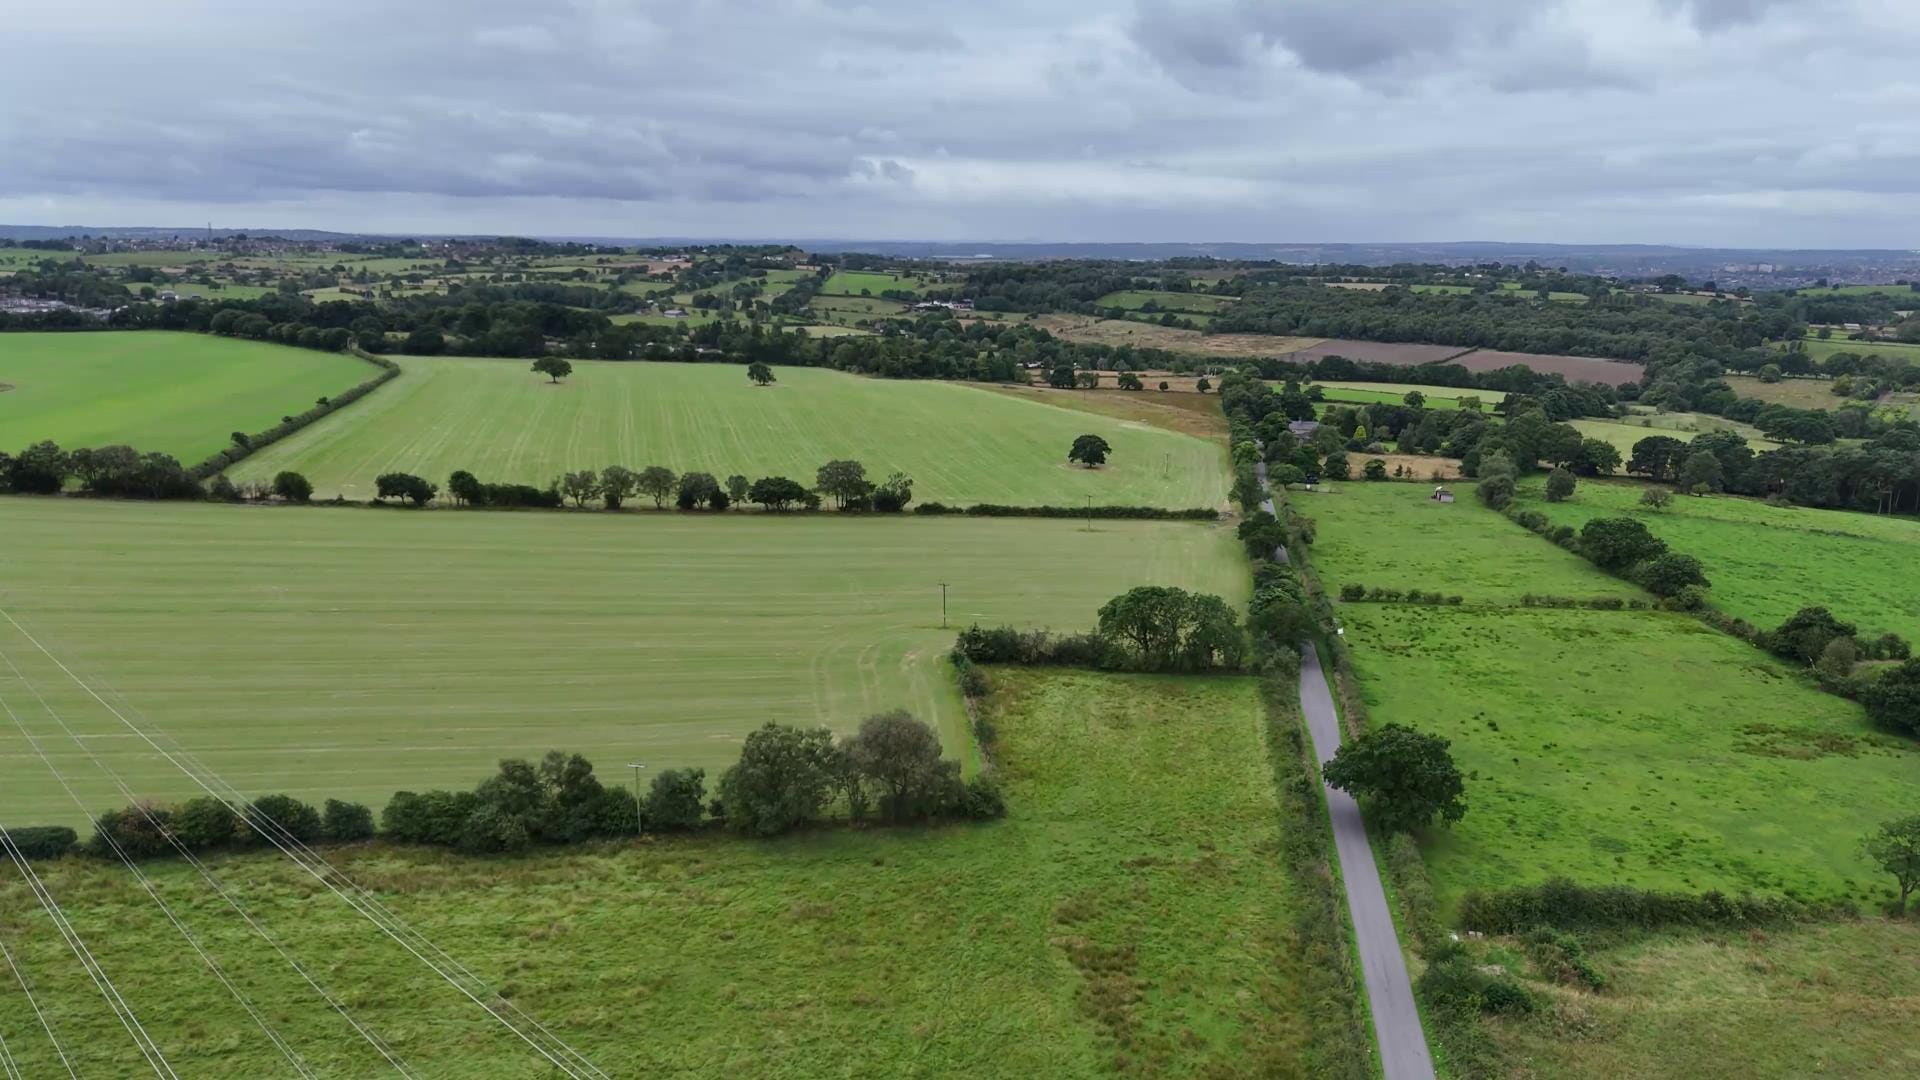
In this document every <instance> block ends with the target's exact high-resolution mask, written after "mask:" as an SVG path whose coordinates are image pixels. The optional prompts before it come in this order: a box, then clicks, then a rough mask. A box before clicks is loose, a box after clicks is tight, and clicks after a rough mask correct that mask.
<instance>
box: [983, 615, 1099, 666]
mask: <svg viewBox="0 0 1920 1080" xmlns="http://www.w3.org/2000/svg"><path fill="white" fill-rule="evenodd" d="M953 647H954V651H955V652H957V653H959V654H960V655H961V656H964V657H965V658H967V659H968V660H970V661H972V662H974V663H976V664H1022V665H1026V666H1029V667H1082V668H1096V669H1108V668H1113V667H1116V666H1118V664H1119V662H1120V657H1119V656H1118V655H1117V652H1116V650H1115V649H1114V648H1113V646H1112V644H1111V643H1110V642H1108V641H1107V640H1106V639H1105V638H1103V637H1101V636H1100V635H1098V634H1065V635H1054V634H1050V633H1048V632H1047V631H1045V630H1016V629H1014V628H1013V627H1011V626H996V627H991V628H982V627H980V626H978V625H974V626H969V627H967V628H966V629H965V630H962V631H960V636H959V637H958V638H956V639H955V641H954V645H953Z"/></svg>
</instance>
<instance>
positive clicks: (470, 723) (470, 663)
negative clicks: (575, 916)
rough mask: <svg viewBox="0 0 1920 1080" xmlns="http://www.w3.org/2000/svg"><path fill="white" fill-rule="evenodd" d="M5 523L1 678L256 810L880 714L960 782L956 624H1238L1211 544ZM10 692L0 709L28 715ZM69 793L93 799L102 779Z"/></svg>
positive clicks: (997, 534) (431, 525)
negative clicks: (907, 721) (938, 756)
mask: <svg viewBox="0 0 1920 1080" xmlns="http://www.w3.org/2000/svg"><path fill="white" fill-rule="evenodd" d="M6 519H7V527H6V529H5V530H4V531H0V565H5V566H7V567H8V568H9V571H8V575H7V589H6V593H5V596H4V599H3V600H0V608H4V610H6V611H7V612H8V613H9V614H11V615H12V616H13V617H14V618H15V619H17V620H19V622H20V624H21V625H22V626H23V627H24V628H25V630H24V632H22V631H21V630H17V629H15V628H14V627H13V626H12V625H11V624H9V623H7V622H5V621H4V620H0V655H4V656H6V657H7V658H9V659H10V660H11V661H12V662H13V663H14V664H16V665H18V666H19V668H20V670H21V676H22V678H23V679H24V680H26V681H27V682H29V683H30V684H31V686H32V687H33V688H34V689H37V690H38V692H39V693H41V694H44V695H46V698H47V700H48V701H49V702H50V703H51V705H52V707H53V708H54V709H55V710H57V711H58V712H59V713H60V715H61V716H62V717H63V718H64V719H65V721H66V723H67V724H69V725H70V726H72V727H74V728H75V729H76V730H77V731H79V732H80V733H82V734H83V735H85V736H91V737H93V738H94V739H95V740H96V742H95V749H96V750H98V751H99V752H100V753H101V754H102V755H103V756H104V757H106V758H107V759H109V760H110V761H111V762H112V763H113V764H114V766H115V767H116V768H117V769H119V770H120V771H121V772H122V773H123V774H124V775H126V776H127V777H128V778H129V782H130V783H132V784H134V786H135V787H136V789H138V790H141V791H147V792H150V793H152V794H153V795H155V796H162V797H178V796H185V795H188V794H191V791H190V789H189V787H188V785H187V781H186V780H185V779H184V778H182V777H180V776H178V775H177V774H175V773H174V771H173V769H172V768H171V766H169V765H168V764H167V763H166V762H165V761H164V760H162V759H161V758H159V757H158V756H157V755H156V754H154V753H153V752H152V751H151V750H150V749H149V748H148V747H146V746H145V745H144V744H141V743H139V742H138V741H137V740H135V739H133V738H132V737H130V735H129V732H128V731H127V730H126V729H125V727H124V725H122V724H121V723H120V722H119V721H118V720H116V719H115V718H114V717H113V716H112V715H111V714H110V713H108V712H107V711H106V710H105V709H104V708H102V707H101V705H100V704H99V703H98V702H97V701H94V700H93V699H92V698H91V697H90V696H89V695H88V694H87V693H86V691H85V690H84V689H83V687H82V686H81V685H80V683H79V682H77V681H75V680H74V679H70V678H69V677H67V676H66V675H64V674H63V673H62V672H61V671H60V669H59V668H58V666H57V665H56V664H55V662H54V657H58V658H59V660H60V662H62V663H65V664H66V665H67V666H68V667H69V668H71V669H72V670H73V671H74V672H75V673H76V674H77V675H78V677H79V680H83V681H84V682H86V683H87V684H88V685H91V686H92V687H93V688H94V689H96V690H98V691H99V692H100V693H101V694H102V695H105V696H109V697H113V696H115V695H124V698H123V700H124V701H125V702H127V703H128V704H129V705H131V706H132V707H133V708H134V709H137V710H138V712H137V714H135V715H137V716H139V717H144V719H145V721H146V722H150V723H152V724H154V725H157V726H158V727H159V728H160V729H161V730H162V731H165V732H166V733H168V734H169V735H171V736H172V737H173V738H174V739H177V740H178V741H179V742H180V743H181V744H182V745H184V746H185V747H186V748H187V749H189V750H191V751H192V752H194V753H195V754H197V755H199V756H200V757H201V758H202V759H204V760H205V761H206V762H207V763H208V764H209V765H210V766H211V767H212V768H213V769H214V770H215V771H217V772H219V773H220V774H221V775H223V776H231V777H244V778H245V779H246V785H247V788H248V789H249V790H251V791H260V792H266V791H278V790H287V791H291V792H293V793H295V794H298V795H300V796H302V797H304V798H309V799H314V800H319V799H321V798H324V797H327V796H339V797H343V798H345V797H351V798H355V799H359V800H364V801H369V802H375V803H378V802H383V801H384V800H385V798H386V797H387V795H389V794H391V793H392V792H393V791H395V790H396V789H399V788H416V789H418V788H422V787H432V786H437V785H460V784H470V783H472V782H473V781H474V780H475V779H476V778H477V777H479V776H481V775H483V774H485V773H486V772H488V771H489V770H490V769H491V768H492V765H493V762H495V761H496V760H497V759H499V758H501V757H509V756H538V754H540V753H541V752H543V751H545V750H546V749H549V748H554V747H564V748H567V749H569V750H579V751H581V752H583V753H585V754H587V756H588V757H589V758H591V759H593V760H595V761H598V762H600V763H601V765H602V767H603V768H608V769H609V771H610V772H611V771H614V770H615V769H616V768H617V766H618V765H619V764H620V763H624V762H628V761H644V762H646V763H648V765H649V766H650V767H651V768H652V769H655V770H658V769H662V768H668V767H673V766H683V765H684V766H702V767H705V768H707V769H709V770H717V769H719V768H721V767H723V766H724V765H726V764H729V763H730V762H731V761H732V759H733V758H734V757H735V756H736V754H737V753H738V741H739V739H740V738H741V737H742V736H743V735H745V734H746V733H747V732H748V731H750V730H752V729H754V728H756V727H758V726H760V725H761V724H763V723H765V722H767V721H770V720H773V721H780V722H783V723H793V724H827V725H831V726H833V727H835V728H838V729H842V730H847V729H851V728H852V727H853V726H854V725H856V724H857V723H858V722H859V721H860V719H861V718H863V717H865V716H867V715H870V714H872V713H874V712H879V711H884V710H887V709H893V708H906V709H909V710H911V711H912V712H914V713H915V714H916V715H918V716H920V717H922V718H924V719H926V720H928V721H929V722H932V723H937V724H938V725H939V726H940V728H941V730H942V732H943V735H944V737H945V740H946V742H947V745H948V747H949V751H950V753H952V754H953V755H954V756H955V757H957V758H961V759H967V760H970V759H971V755H972V745H971V740H970V739H969V737H968V736H967V735H966V733H965V729H964V724H965V720H964V714H963V711H962V709H961V705H960V701H959V699H958V694H957V691H956V690H955V689H954V683H953V677H952V674H951V672H950V670H949V668H948V664H947V660H946V651H947V649H948V648H949V646H950V645H951V644H952V642H953V637H954V634H955V633H957V631H958V630H959V629H960V628H962V627H964V626H966V625H967V624H969V623H972V622H979V623H981V624H983V625H997V624H1002V623H1011V624H1015V625H1021V626H1042V627H1054V628H1057V629H1060V630H1063V631H1065V630H1075V631H1077V630H1082V629H1086V628H1089V627H1090V626H1092V624H1093V621H1094V617H1095V612H1096V610H1097V609H1098V608H1099V606H1100V605H1101V604H1103V603H1105V602H1106V601H1107V600H1109V599H1111V598H1112V597H1113V596H1114V595H1116V594H1118V593H1121V592H1124V591H1125V590H1126V589H1128V588H1130V587H1132V586H1134V585H1139V584H1143V583H1155V584H1168V585H1180V586H1183V587H1188V588H1197V589H1201V590H1203V591H1206V592H1212V593H1216V594H1219V595H1221V596H1223V597H1225V598H1226V599H1227V600H1228V601H1229V602H1230V603H1232V604H1235V605H1236V606H1237V605H1239V604H1241V603H1243V602H1244V601H1245V599H1246V594H1247V588H1248V586H1247V582H1246V563H1245V561H1244V559H1242V557H1241V555H1240V550H1239V546H1238V544H1237V543H1236V542H1235V539H1234V537H1233V532H1232V530H1231V528H1230V527H1228V526H1225V525H1220V526H1214V525H1196V524H1191V523H1162V522H1096V523H1094V525H1093V527H1092V529H1091V530H1089V529H1088V528H1087V527H1086V525H1085V524H1083V523H1081V522H1075V521H1058V520H1053V521H1049V520H1031V519H1028V520H1020V519H978V518H975V519H943V518H915V517H912V516H905V517H889V518H873V517H864V518H851V517H845V516H840V515H833V514H819V515H795V516H787V517H776V516H774V515H765V514H730V515H726V516H699V517H695V516H692V515H680V514H648V515H637V514H629V515H609V514H576V515H570V514H561V513H486V512H452V511H446V512H434V511H403V510H397V509H396V510H379V509H364V508H343V509H323V508H312V509H301V508H292V507H259V506H237V507H229V506H206V505H176V504H168V505H160V506H155V505H142V504H137V503H112V502H95V501H90V500H61V499H26V498H18V499H10V500H8V504H7V506H6ZM1050 553H1052V554H1050ZM1036 559H1039V560H1041V561H1043V562H1046V563H1048V565H1049V569H1048V570H1047V571H1046V572H1045V573H1033V572H1031V570H1029V571H1028V572H1020V570H1019V568H1020V567H1022V566H1027V567H1029V568H1030V567H1031V566H1032V565H1033V564H1034V561H1035V560H1036ZM941 582H946V583H947V584H948V610H949V619H948V622H949V626H948V628H946V629H942V628H941V625H940V621H941V618H940V583H941ZM27 634H31V635H32V637H33V638H35V639H38V640H39V642H41V643H42V644H44V645H45V646H46V647H47V649H48V650H49V652H50V653H51V655H48V654H46V653H42V652H40V651H39V648H38V647H37V646H35V645H34V644H33V643H32V641H30V640H28V638H27V636H26V635H27ZM7 674H8V672H7V671H6V670H5V668H4V666H3V665H0V698H4V699H5V700H6V701H7V702H8V703H9V704H10V705H12V707H13V708H15V709H16V710H26V711H27V712H32V711H33V710H34V709H35V706H34V703H33V702H34V699H33V698H32V696H31V693H30V692H29V690H28V689H27V688H26V687H23V686H22V685H20V682H19V681H18V680H9V679H8V678H7ZM40 720H41V722H48V721H47V720H46V718H45V717H44V716H42V717H41V718H40ZM33 722H34V721H33V720H32V719H31V718H29V723H30V724H31V723H33ZM58 760H59V761H60V763H61V765H62V767H63V768H67V767H71V769H73V770H74V771H76V772H82V771H84V766H85V765H86V762H85V760H84V758H82V757H81V756H80V755H79V754H78V753H77V752H74V751H73V750H72V749H71V747H69V748H68V749H67V750H66V751H65V752H64V753H62V754H60V756H59V759H58ZM0 762H4V769H5V775H6V776H8V778H9V783H8V785H7V791H8V800H7V811H6V812H7V814H8V816H9V818H10V819H12V820H13V821H16V822H18V821H22V820H39V819H49V820H55V821H62V822H72V821H74V819H75V818H76V817H77V816H78V813H77V811H76V809H75V808H74V807H73V806H72V805H71V803H69V802H68V801H67V799H66V798H65V797H64V796H63V795H62V794H61V792H60V789H59V788H58V787H57V786H56V785H55V784H54V782H53V779H52V777H51V776H48V775H45V773H44V771H43V770H41V769H40V768H39V767H38V764H37V761H36V760H35V759H34V758H33V756H32V755H31V753H30V751H29V748H28V747H27V746H26V745H25V744H24V743H23V741H22V739H21V738H20V737H19V734H18V732H17V731H15V730H12V729H11V727H10V726H9V727H8V728H7V729H5V730H4V731H0ZM82 793H83V795H84V796H85V798H86V799H87V801H88V802H89V803H90V804H92V803H103V804H104V802H111V801H112V800H111V799H110V798H108V793H109V789H107V788H106V787H105V786H104V785H103V782H101V781H99V780H97V779H96V780H95V781H94V782H92V784H91V786H87V787H84V788H83V789H82Z"/></svg>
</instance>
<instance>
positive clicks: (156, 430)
mask: <svg viewBox="0 0 1920 1080" xmlns="http://www.w3.org/2000/svg"><path fill="white" fill-rule="evenodd" d="M378 374H379V371H378V370H377V369H375V368H374V367H373V366H372V365H370V364H368V363H366V362H365V361H363V360H359V359H356V358H354V357H352V356H348V355H345V354H342V353H325V352H318V351H315V350H313V349H295V348H289V347H287V346H284V345H269V344H265V343H263V342H256V341H236V340H233V339H231V338H221V337H214V336H212V335H210V334H186V333H168V332H162V331H145V330H143V331H108V332H101V333H49V334H6V335H4V336H0V382H5V383H11V384H13V386H14V390H13V391H12V392H11V393H8V394H7V395H6V396H4V397H0V449H5V450H6V451H8V452H12V451H16V450H19V449H20V448H21V447H23V446H25V445H27V444H28V443H32V442H38V441H39V440H41V439H52V440H54V441H55V442H57V443H59V444H60V445H62V446H64V447H68V448H74V447H81V446H106V445H109V444H112V443H128V444H130V445H132V446H133V447H135V448H136V449H139V450H158V451H160V452H162V453H168V454H172V455H173V456H175V457H177V458H179V459H180V460H181V461H182V462H184V463H185V464H188V465H192V464H194V463H196V462H198V461H199V460H200V459H202V458H204V457H206V456H207V455H209V454H212V453H214V452H215V451H217V450H220V449H223V448H224V447H226V446H228V445H230V443H229V436H230V435H231V434H232V433H233V432H234V431H246V432H254V431H259V430H261V429H263V428H268V427H272V426H273V425H274V424H277V423H279V422H280V418H281V417H282V416H285V415H287V414H289V413H298V412H303V411H305V410H307V409H309V408H312V407H313V403H314V401H315V400H316V399H318V398H319V397H321V396H322V395H331V394H338V393H339V392H341V391H342V390H346V389H348V388H350V387H353V386H355V385H358V384H359V383H362V382H365V381H366V380H368V379H369V378H372V377H373V376H375V375H378Z"/></svg>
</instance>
